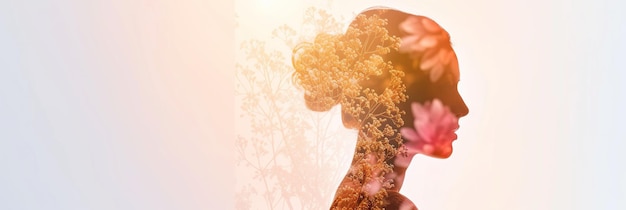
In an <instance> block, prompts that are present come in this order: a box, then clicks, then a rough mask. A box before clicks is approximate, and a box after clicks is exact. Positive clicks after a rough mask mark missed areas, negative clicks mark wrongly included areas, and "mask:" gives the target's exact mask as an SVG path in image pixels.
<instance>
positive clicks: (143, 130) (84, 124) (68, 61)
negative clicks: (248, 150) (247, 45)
mask: <svg viewBox="0 0 626 210" xmlns="http://www.w3.org/2000/svg"><path fill="white" fill-rule="evenodd" d="M233 7H234V4H233V2H214V1H205V0H183V1H163V0H137V1H126V0H107V1H80V0H57V1H47V0H37V1H33V0H26V1H10V0H9V1H0V209H3V210H49V209H50V210H56V209H58V210H70V209H74V210H85V209H94V210H96V209H100V210H112V209H120V210H140V209H145V210H153V209H155V210H158V209H163V210H166V209H230V208H232V202H233V196H232V195H233V193H234V191H233V190H232V186H231V185H232V183H233V182H234V179H232V178H231V177H232V174H233V171H234V168H233V167H232V161H231V160H232V159H233V157H232V155H231V151H229V150H228V148H231V147H232V146H231V145H232V140H231V139H232V136H233V135H232V133H233V131H232V129H233V124H234V120H233V118H234V117H233V108H232V107H233V94H232V92H233V90H234V88H232V87H233V84H232V80H231V78H232V71H233V69H234V67H233V66H234V60H233V59H234V47H233V46H234V40H233V39H232V37H233V36H234V31H233V28H234V17H233V16H234V15H233V14H234V12H233V11H234V8H233Z"/></svg>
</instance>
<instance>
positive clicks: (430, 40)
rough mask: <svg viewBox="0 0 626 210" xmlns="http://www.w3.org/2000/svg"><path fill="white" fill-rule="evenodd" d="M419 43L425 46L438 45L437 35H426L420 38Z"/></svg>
mask: <svg viewBox="0 0 626 210" xmlns="http://www.w3.org/2000/svg"><path fill="white" fill-rule="evenodd" d="M418 45H420V46H422V47H424V48H430V47H433V46H435V45H437V36H433V35H426V36H424V37H422V39H420V40H419V42H418Z"/></svg>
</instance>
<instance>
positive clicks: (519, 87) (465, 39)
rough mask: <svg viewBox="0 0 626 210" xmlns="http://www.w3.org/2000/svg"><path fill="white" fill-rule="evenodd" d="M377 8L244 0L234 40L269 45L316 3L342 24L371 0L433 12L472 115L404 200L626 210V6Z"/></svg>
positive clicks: (435, 205) (416, 168)
mask: <svg viewBox="0 0 626 210" xmlns="http://www.w3.org/2000/svg"><path fill="white" fill-rule="evenodd" d="M380 2H381V1H331V2H330V4H328V3H327V2H326V1H321V2H317V1H285V0H248V1H246V0H241V1H236V6H235V10H236V12H237V14H238V18H237V22H238V26H239V28H238V29H237V33H236V40H245V39H248V38H256V39H261V40H270V35H271V31H272V30H273V29H275V28H277V27H278V26H280V25H282V24H288V25H291V26H294V25H296V26H297V25H298V24H299V22H298V21H300V20H301V17H302V12H303V11H304V9H305V8H307V7H309V6H316V7H320V8H325V9H326V8H330V11H331V12H332V13H333V15H336V16H337V17H346V18H347V19H346V20H345V21H346V23H348V22H349V21H350V20H351V18H352V17H353V16H354V15H355V14H357V13H358V12H360V11H362V10H364V9H365V8H368V7H370V6H375V5H384V6H389V7H393V8H399V9H401V10H405V11H408V12H411V13H414V14H419V15H425V16H429V17H431V18H433V19H434V20H435V21H437V22H439V23H440V24H441V25H442V26H443V27H444V28H446V29H447V30H448V31H449V32H450V34H451V35H452V41H453V44H454V48H455V50H456V52H457V54H458V57H459V60H460V66H461V82H460V83H459V91H460V92H461V94H462V95H463V96H464V98H465V101H466V103H467V104H468V106H469V108H470V114H469V115H468V116H466V117H465V118H463V119H462V120H461V129H460V130H459V131H458V132H457V133H458V134H459V141H457V142H456V143H455V145H454V146H455V152H454V154H453V155H452V157H451V158H449V159H446V160H439V159H431V158H425V157H417V158H416V160H414V162H413V164H412V166H411V167H410V168H409V172H408V174H407V180H406V181H405V184H404V187H403V190H402V192H403V193H404V194H405V195H407V196H408V197H409V198H411V199H412V200H413V201H414V202H415V203H416V204H417V205H418V207H419V208H420V209H494V210H496V209H624V208H626V165H625V164H623V160H625V159H626V155H624V153H623V152H622V150H624V149H626V143H624V141H625V140H626V135H625V134H624V133H623V132H621V130H623V129H621V126H620V125H621V124H622V123H621V119H622V118H623V117H626V111H624V110H623V109H622V107H623V106H624V105H625V101H624V99H625V98H624V96H626V92H625V91H624V90H626V86H624V85H622V80H624V79H626V77H625V75H626V73H624V71H623V65H621V63H620V62H621V61H622V60H624V59H626V56H625V55H626V54H624V49H625V47H626V41H625V40H623V38H622V37H626V36H625V35H626V22H625V21H623V20H626V15H623V14H621V12H620V11H622V10H623V9H626V4H624V3H620V2H619V1H608V0H604V1H542V0H530V1H495V0H483V1H461V0H459V1H454V0H449V1H434V0H421V1H385V2H384V3H380ZM238 132H244V131H240V130H238ZM354 139H356V137H355V138H354ZM352 151H353V148H348V149H346V150H345V152H346V153H348V154H347V155H348V156H350V155H351V153H352ZM338 159H342V158H338ZM348 161H349V159H348ZM344 165H345V168H344V169H342V170H344V171H345V170H347V168H348V166H349V162H347V161H346V162H344ZM333 182H337V183H338V182H339V180H333Z"/></svg>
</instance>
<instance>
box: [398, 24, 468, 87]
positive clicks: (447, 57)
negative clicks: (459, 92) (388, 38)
mask: <svg viewBox="0 0 626 210" xmlns="http://www.w3.org/2000/svg"><path fill="white" fill-rule="evenodd" d="M400 30H402V31H403V32H405V33H407V34H408V35H406V36H404V37H402V39H401V42H400V48H399V51H400V52H403V53H409V54H410V56H411V58H412V59H413V67H414V68H416V67H418V65H419V68H420V69H421V70H422V71H429V74H430V80H431V81H432V82H436V81H437V80H439V78H441V76H442V75H443V73H444V71H446V70H449V71H450V73H452V76H453V79H455V80H458V78H459V66H458V60H457V57H456V54H455V53H454V50H453V49H452V46H451V45H450V34H448V32H446V30H444V29H443V28H441V26H439V24H437V23H436V22H435V21H433V20H431V19H430V18H427V17H423V16H410V17H408V18H407V19H406V20H405V21H403V22H402V23H401V24H400Z"/></svg>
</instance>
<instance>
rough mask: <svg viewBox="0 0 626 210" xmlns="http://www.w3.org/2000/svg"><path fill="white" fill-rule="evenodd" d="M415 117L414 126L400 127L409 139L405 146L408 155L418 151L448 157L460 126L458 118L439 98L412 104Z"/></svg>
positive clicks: (404, 135)
mask: <svg viewBox="0 0 626 210" xmlns="http://www.w3.org/2000/svg"><path fill="white" fill-rule="evenodd" d="M411 110H412V112H413V117H414V121H413V124H414V127H413V128H408V127H403V128H400V133H401V134H402V136H403V137H404V138H405V139H406V140H407V142H406V143H404V146H405V147H406V149H407V150H408V156H409V157H412V156H413V155H415V154H417V153H421V154H424V155H428V156H431V157H436V158H447V157H450V155H451V154H452V141H454V140H456V138H457V136H456V134H455V133H454V131H456V129H458V128H459V124H458V118H457V117H456V116H455V115H454V114H453V113H452V112H451V111H450V108H449V107H447V106H445V105H443V104H442V103H441V101H440V100H439V99H434V100H433V101H432V103H431V102H426V103H425V104H424V105H421V104H419V103H413V104H411Z"/></svg>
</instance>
